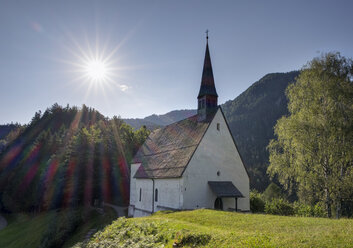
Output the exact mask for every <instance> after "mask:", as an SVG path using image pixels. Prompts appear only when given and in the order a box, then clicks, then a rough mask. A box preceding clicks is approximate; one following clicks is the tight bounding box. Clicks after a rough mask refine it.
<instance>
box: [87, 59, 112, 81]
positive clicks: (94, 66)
mask: <svg viewBox="0 0 353 248" xmlns="http://www.w3.org/2000/svg"><path fill="white" fill-rule="evenodd" d="M85 71H86V76H87V77H88V78H89V79H91V80H93V81H95V82H102V81H104V80H106V79H107V76H108V66H107V65H106V64H105V63H104V62H103V61H101V60H91V61H88V62H87V64H86V66H85Z"/></svg>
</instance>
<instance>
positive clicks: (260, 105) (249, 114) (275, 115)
mask: <svg viewBox="0 0 353 248" xmlns="http://www.w3.org/2000/svg"><path fill="white" fill-rule="evenodd" d="M298 75H299V71H292V72H288V73H270V74H267V75H265V76H264V77H263V78H261V79H260V80H259V81H257V82H255V83H254V84H253V85H252V86H250V87H249V88H248V89H247V90H246V91H244V92H243V93H242V94H241V95H239V96H238V97H237V98H235V99H234V100H231V101H227V102H226V103H224V104H223V105H222V109H223V111H224V114H225V115H226V118H227V120H228V123H229V127H230V129H231V132H232V134H233V136H234V138H235V140H236V142H237V145H238V148H239V150H240V153H241V154H242V157H243V159H244V163H245V165H246V166H247V168H248V170H249V174H250V182H251V188H256V189H258V190H261V191H262V190H264V189H265V188H266V187H267V185H268V184H269V179H268V177H267V175H266V170H267V166H268V156H269V155H268V152H267V150H266V147H267V145H268V143H269V141H270V139H272V138H274V133H273V127H274V125H275V124H276V121H277V120H278V119H279V118H280V117H281V116H283V115H286V114H288V110H287V98H286V95H285V89H286V88H287V86H288V85H289V84H290V83H292V82H294V81H295V78H296V77H297V76H298Z"/></svg>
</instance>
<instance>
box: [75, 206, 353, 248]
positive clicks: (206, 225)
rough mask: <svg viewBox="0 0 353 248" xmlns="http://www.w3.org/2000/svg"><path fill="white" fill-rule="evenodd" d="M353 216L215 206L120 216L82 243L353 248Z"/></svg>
mask: <svg viewBox="0 0 353 248" xmlns="http://www.w3.org/2000/svg"><path fill="white" fill-rule="evenodd" d="M352 234H353V220H352V219H339V220H336V219H327V218H310V217H286V216H276V215H265V214H242V213H232V212H222V211H215V210H205V209H201V210H194V211H182V212H170V213H168V212H158V213H156V214H154V215H152V216H149V217H143V218H132V219H125V218H119V219H118V220H116V221H115V222H113V224H111V225H109V226H107V227H106V228H105V229H104V230H103V231H100V232H97V233H96V234H95V235H94V236H93V237H92V238H91V240H90V242H89V243H78V244H77V245H76V247H353V235H352Z"/></svg>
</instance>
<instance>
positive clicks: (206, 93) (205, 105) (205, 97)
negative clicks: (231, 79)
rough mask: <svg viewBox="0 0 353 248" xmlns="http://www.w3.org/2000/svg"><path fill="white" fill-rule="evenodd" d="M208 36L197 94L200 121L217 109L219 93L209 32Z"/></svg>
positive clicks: (205, 119) (206, 118)
mask: <svg viewBox="0 0 353 248" xmlns="http://www.w3.org/2000/svg"><path fill="white" fill-rule="evenodd" d="M206 33H207V36H206V40H207V43H206V53H205V61H204V64H203V72H202V79H201V87H200V92H199V95H198V96H197V100H198V108H197V115H198V120H199V121H207V120H208V119H209V118H208V117H209V116H210V115H211V114H212V113H213V112H214V111H215V110H216V109H217V106H218V103H217V102H218V95H217V92H216V87H215V84H214V79H213V71H212V64H211V57H210V51H209V50H208V32H206Z"/></svg>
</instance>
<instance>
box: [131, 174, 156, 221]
mask: <svg viewBox="0 0 353 248" xmlns="http://www.w3.org/2000/svg"><path fill="white" fill-rule="evenodd" d="M135 182H136V188H135V201H134V202H135V204H134V209H135V210H134V214H133V216H134V217H141V216H146V215H149V214H151V213H152V197H153V195H152V193H153V189H152V187H153V183H152V180H151V179H135ZM140 191H141V198H140Z"/></svg>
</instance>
